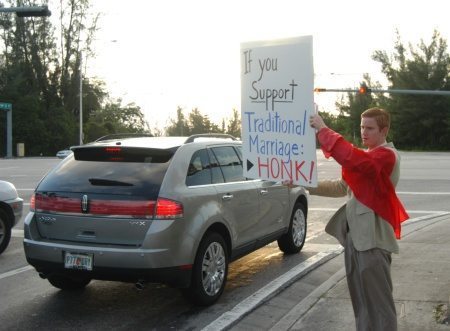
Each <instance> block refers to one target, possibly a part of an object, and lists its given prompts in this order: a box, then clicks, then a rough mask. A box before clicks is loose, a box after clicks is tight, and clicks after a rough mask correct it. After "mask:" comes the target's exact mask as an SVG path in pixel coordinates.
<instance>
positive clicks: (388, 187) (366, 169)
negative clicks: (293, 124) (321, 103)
mask: <svg viewBox="0 0 450 331" xmlns="http://www.w3.org/2000/svg"><path fill="white" fill-rule="evenodd" d="M317 137H318V139H319V142H320V144H321V148H322V151H323V153H324V154H325V157H326V158H329V157H330V156H332V157H333V158H334V159H335V160H336V162H338V163H339V164H340V165H341V166H342V178H343V179H344V180H345V182H346V183H347V184H348V186H349V187H350V189H351V190H352V191H353V194H354V195H355V197H356V199H358V201H360V202H361V203H362V204H364V205H366V206H367V207H369V208H370V209H372V210H373V211H374V212H375V213H376V214H377V215H379V216H380V217H381V218H383V219H384V220H386V221H387V222H389V223H390V224H391V225H392V227H393V228H394V232H395V236H396V238H397V239H400V234H401V223H402V222H403V221H405V220H407V219H408V218H409V216H408V214H407V213H406V211H405V208H404V207H403V205H402V203H401V201H400V200H399V199H398V197H397V194H396V193H395V188H394V186H393V184H392V182H391V179H390V176H391V173H392V170H393V168H394V165H395V162H396V157H395V154H394V151H392V150H391V149H389V148H385V147H382V146H380V147H377V148H375V149H373V150H370V151H363V150H361V149H359V148H356V147H354V146H353V145H352V144H350V143H349V142H348V141H346V140H345V139H344V138H343V137H342V136H341V135H340V134H338V133H336V132H334V131H333V130H331V129H329V128H324V129H321V130H320V131H319V132H318V134H317Z"/></svg>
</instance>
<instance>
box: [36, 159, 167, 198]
mask: <svg viewBox="0 0 450 331" xmlns="http://www.w3.org/2000/svg"><path fill="white" fill-rule="evenodd" d="M143 161H144V162H132V163H130V162H121V161H118V160H114V161H113V162H104V161H78V160H76V159H75V158H70V159H66V161H63V162H61V163H60V164H59V165H58V166H57V167H56V168H55V169H53V170H52V172H51V173H50V174H49V176H46V177H45V178H44V179H43V180H42V182H41V183H40V184H39V186H38V191H41V192H42V191H47V192H56V191H59V192H83V193H99V194H117V195H129V196H141V197H146V198H149V199H156V198H157V196H158V193H159V189H160V186H161V183H162V180H163V178H164V175H165V173H166V171H167V168H168V166H169V163H170V162H166V163H149V162H146V161H145V158H144V159H143Z"/></svg>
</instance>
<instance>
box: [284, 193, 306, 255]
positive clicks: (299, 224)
mask: <svg viewBox="0 0 450 331" xmlns="http://www.w3.org/2000/svg"><path fill="white" fill-rule="evenodd" d="M305 239H306V208H305V206H304V205H303V204H302V203H301V202H296V203H295V205H294V209H293V210H292V215H291V222H290V223H289V230H288V232H287V233H285V234H284V235H282V236H281V237H280V238H279V239H278V247H279V248H280V250H281V251H283V252H284V253H286V254H295V253H298V252H300V251H301V249H302V248H303V245H304V244H305Z"/></svg>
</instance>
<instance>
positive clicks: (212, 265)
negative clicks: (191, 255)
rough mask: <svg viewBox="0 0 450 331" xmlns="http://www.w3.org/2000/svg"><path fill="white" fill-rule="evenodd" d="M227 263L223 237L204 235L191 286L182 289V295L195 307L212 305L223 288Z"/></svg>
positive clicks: (216, 234) (212, 234) (196, 258)
mask: <svg viewBox="0 0 450 331" xmlns="http://www.w3.org/2000/svg"><path fill="white" fill-rule="evenodd" d="M228 263H229V261H228V251H227V245H226V243H225V240H224V239H223V237H222V236H221V235H220V234H218V233H215V232H211V233H208V234H206V236H205V237H204V239H203V240H202V242H201V243H200V246H199V248H198V251H197V255H196V257H195V262H194V266H193V270H192V282H191V286H190V287H189V288H187V289H182V292H183V295H184V296H185V297H186V298H187V299H188V300H189V301H191V302H192V303H194V304H196V305H199V306H209V305H212V304H213V303H214V302H216V301H217V299H219V297H220V296H221V295H222V292H223V290H224V288H225V283H226V281H227V275H228Z"/></svg>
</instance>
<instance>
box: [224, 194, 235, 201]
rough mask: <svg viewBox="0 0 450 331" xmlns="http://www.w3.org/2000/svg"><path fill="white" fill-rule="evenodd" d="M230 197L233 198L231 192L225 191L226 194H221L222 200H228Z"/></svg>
mask: <svg viewBox="0 0 450 331" xmlns="http://www.w3.org/2000/svg"><path fill="white" fill-rule="evenodd" d="M231 199H233V194H229V193H227V194H225V195H223V196H222V200H225V201H229V200H231Z"/></svg>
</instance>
